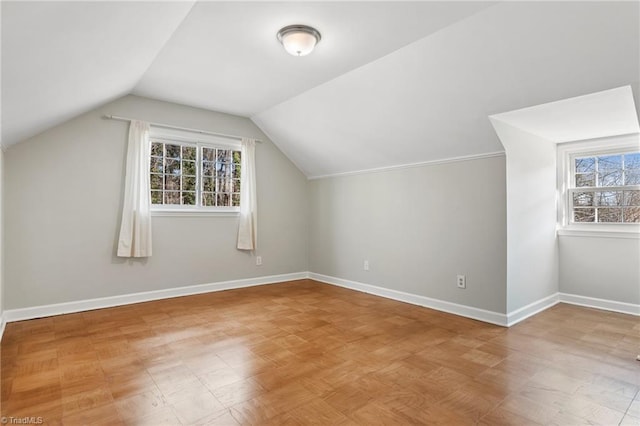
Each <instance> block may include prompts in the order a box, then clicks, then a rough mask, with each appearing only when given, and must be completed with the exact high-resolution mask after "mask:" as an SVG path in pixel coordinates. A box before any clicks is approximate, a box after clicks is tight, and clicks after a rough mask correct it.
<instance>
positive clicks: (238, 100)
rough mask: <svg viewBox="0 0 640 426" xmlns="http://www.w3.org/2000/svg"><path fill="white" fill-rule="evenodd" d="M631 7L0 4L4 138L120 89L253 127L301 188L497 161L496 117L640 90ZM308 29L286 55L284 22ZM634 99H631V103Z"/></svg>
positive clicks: (635, 9)
mask: <svg viewBox="0 0 640 426" xmlns="http://www.w3.org/2000/svg"><path fill="white" fill-rule="evenodd" d="M639 18H640V8H639V3H638V2H637V1H635V2H611V1H607V2H580V1H574V2H500V3H496V2H491V3H489V2H474V1H472V2H445V1H427V2H406V3H403V2H195V3H192V2H176V3H172V2H37V3H30V2H7V1H3V2H2V86H3V87H2V143H3V145H4V146H8V145H10V144H13V143H16V142H19V141H21V140H23V139H25V138H28V137H30V136H32V135H34V134H36V133H38V132H40V131H43V130H45V129H47V128H49V127H52V126H55V125H57V124H59V123H61V122H63V121H65V120H67V119H69V118H71V117H73V116H75V115H77V114H80V113H82V112H85V111H87V110H89V109H91V108H94V107H96V106H98V105H100V104H103V103H105V102H107V101H109V100H111V99H114V98H117V97H119V96H122V95H124V94H127V93H134V94H138V95H142V96H147V97H150V98H156V99H161V100H167V101H172V102H177V103H182V104H187V105H192V106H197V107H201V108H207V109H212V110H217V111H223V112H230V113H234V114H239V115H244V116H248V117H250V118H251V119H252V120H253V121H254V122H255V123H256V124H257V125H258V126H259V127H260V128H261V129H262V130H263V131H264V132H265V133H266V134H267V135H269V137H270V138H271V139H272V140H273V142H274V143H276V144H277V145H278V146H279V148H280V149H282V151H283V152H284V153H285V154H286V155H287V156H289V158H291V160H292V161H293V162H294V163H296V164H297V165H298V167H299V168H300V169H301V170H302V171H303V172H304V173H305V174H306V175H307V176H310V177H314V176H322V175H329V174H336V173H345V172H352V171H357V170H365V169H373V168H381V167H388V166H393V165H399V164H407V163H416V162H424V161H430V160H437V159H443V158H450V157H459V156H468V155H476V154H483V153H490V152H495V151H502V146H501V145H500V143H499V141H498V139H497V137H496V135H495V132H494V131H493V130H492V128H491V125H490V123H489V120H488V118H487V117H488V116H489V115H491V114H495V113H499V112H503V111H509V110H513V109H517V108H522V107H527V106H531V105H537V104H541V103H545V102H550V101H555V100H558V99H563V98H568V97H573V96H578V95H582V94H586V93H592V92H596V91H600V90H605V89H610V88H613V87H619V86H624V85H629V84H631V85H632V86H633V87H634V90H637V89H638V80H639V79H640V77H639V76H640V57H639V55H640V19H639ZM292 23H304V24H309V25H313V26H315V27H316V28H318V29H319V30H320V31H321V33H322V36H323V38H322V41H321V43H320V44H319V45H318V47H317V49H316V51H314V52H313V54H311V55H310V56H307V57H304V58H294V57H291V56H289V55H287V54H286V53H285V52H284V50H283V49H282V48H281V46H280V45H279V44H278V42H277V41H276V39H275V33H276V32H277V30H278V29H279V28H281V27H282V26H285V25H288V24H292ZM636 96H637V92H636Z"/></svg>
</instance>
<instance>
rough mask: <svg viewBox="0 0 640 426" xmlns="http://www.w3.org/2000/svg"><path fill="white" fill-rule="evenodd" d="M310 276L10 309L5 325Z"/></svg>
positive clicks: (266, 279) (286, 276) (227, 283)
mask: <svg viewBox="0 0 640 426" xmlns="http://www.w3.org/2000/svg"><path fill="white" fill-rule="evenodd" d="M308 276H309V274H308V273H307V272H296V273H291V274H282V275H269V276H266V277H257V278H247V279H241V280H233V281H221V282H217V283H210V284H199V285H191V286H185V287H175V288H169V289H165V290H154V291H145V292H142V293H133V294H125V295H121V296H110V297H101V298H98V299H89V300H78V301H74V302H66V303H56V304H53V305H43V306H34V307H31V308H21V309H9V310H6V311H5V312H4V314H3V322H2V324H3V329H4V322H5V321H6V322H13V321H22V320H28V319H34V318H42V317H49V316H52V315H61V314H70V313H73V312H82V311H90V310H93V309H101V308H111V307H114V306H122V305H130V304H132V303H140V302H149V301H152V300H158V299H167V298H171V297H180V296H190V295H193V294H201V293H209V292H214V291H222V290H232V289H236V288H243V287H253V286H257V285H265V284H274V283H280V282H285V281H294V280H301V279H305V278H308Z"/></svg>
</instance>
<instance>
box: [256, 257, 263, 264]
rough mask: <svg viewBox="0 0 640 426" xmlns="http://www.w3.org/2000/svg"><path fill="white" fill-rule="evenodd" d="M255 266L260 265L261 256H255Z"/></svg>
mask: <svg viewBox="0 0 640 426" xmlns="http://www.w3.org/2000/svg"><path fill="white" fill-rule="evenodd" d="M256 265H258V266H260V265H262V256H256Z"/></svg>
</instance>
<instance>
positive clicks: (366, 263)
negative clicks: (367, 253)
mask: <svg viewBox="0 0 640 426" xmlns="http://www.w3.org/2000/svg"><path fill="white" fill-rule="evenodd" d="M363 268H364V270H365V271H368V270H369V261H368V260H365V261H364V265H363Z"/></svg>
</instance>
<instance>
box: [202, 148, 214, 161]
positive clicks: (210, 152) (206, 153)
mask: <svg viewBox="0 0 640 426" xmlns="http://www.w3.org/2000/svg"><path fill="white" fill-rule="evenodd" d="M202 159H203V160H206V161H215V159H216V150H215V149H214V148H202Z"/></svg>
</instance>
